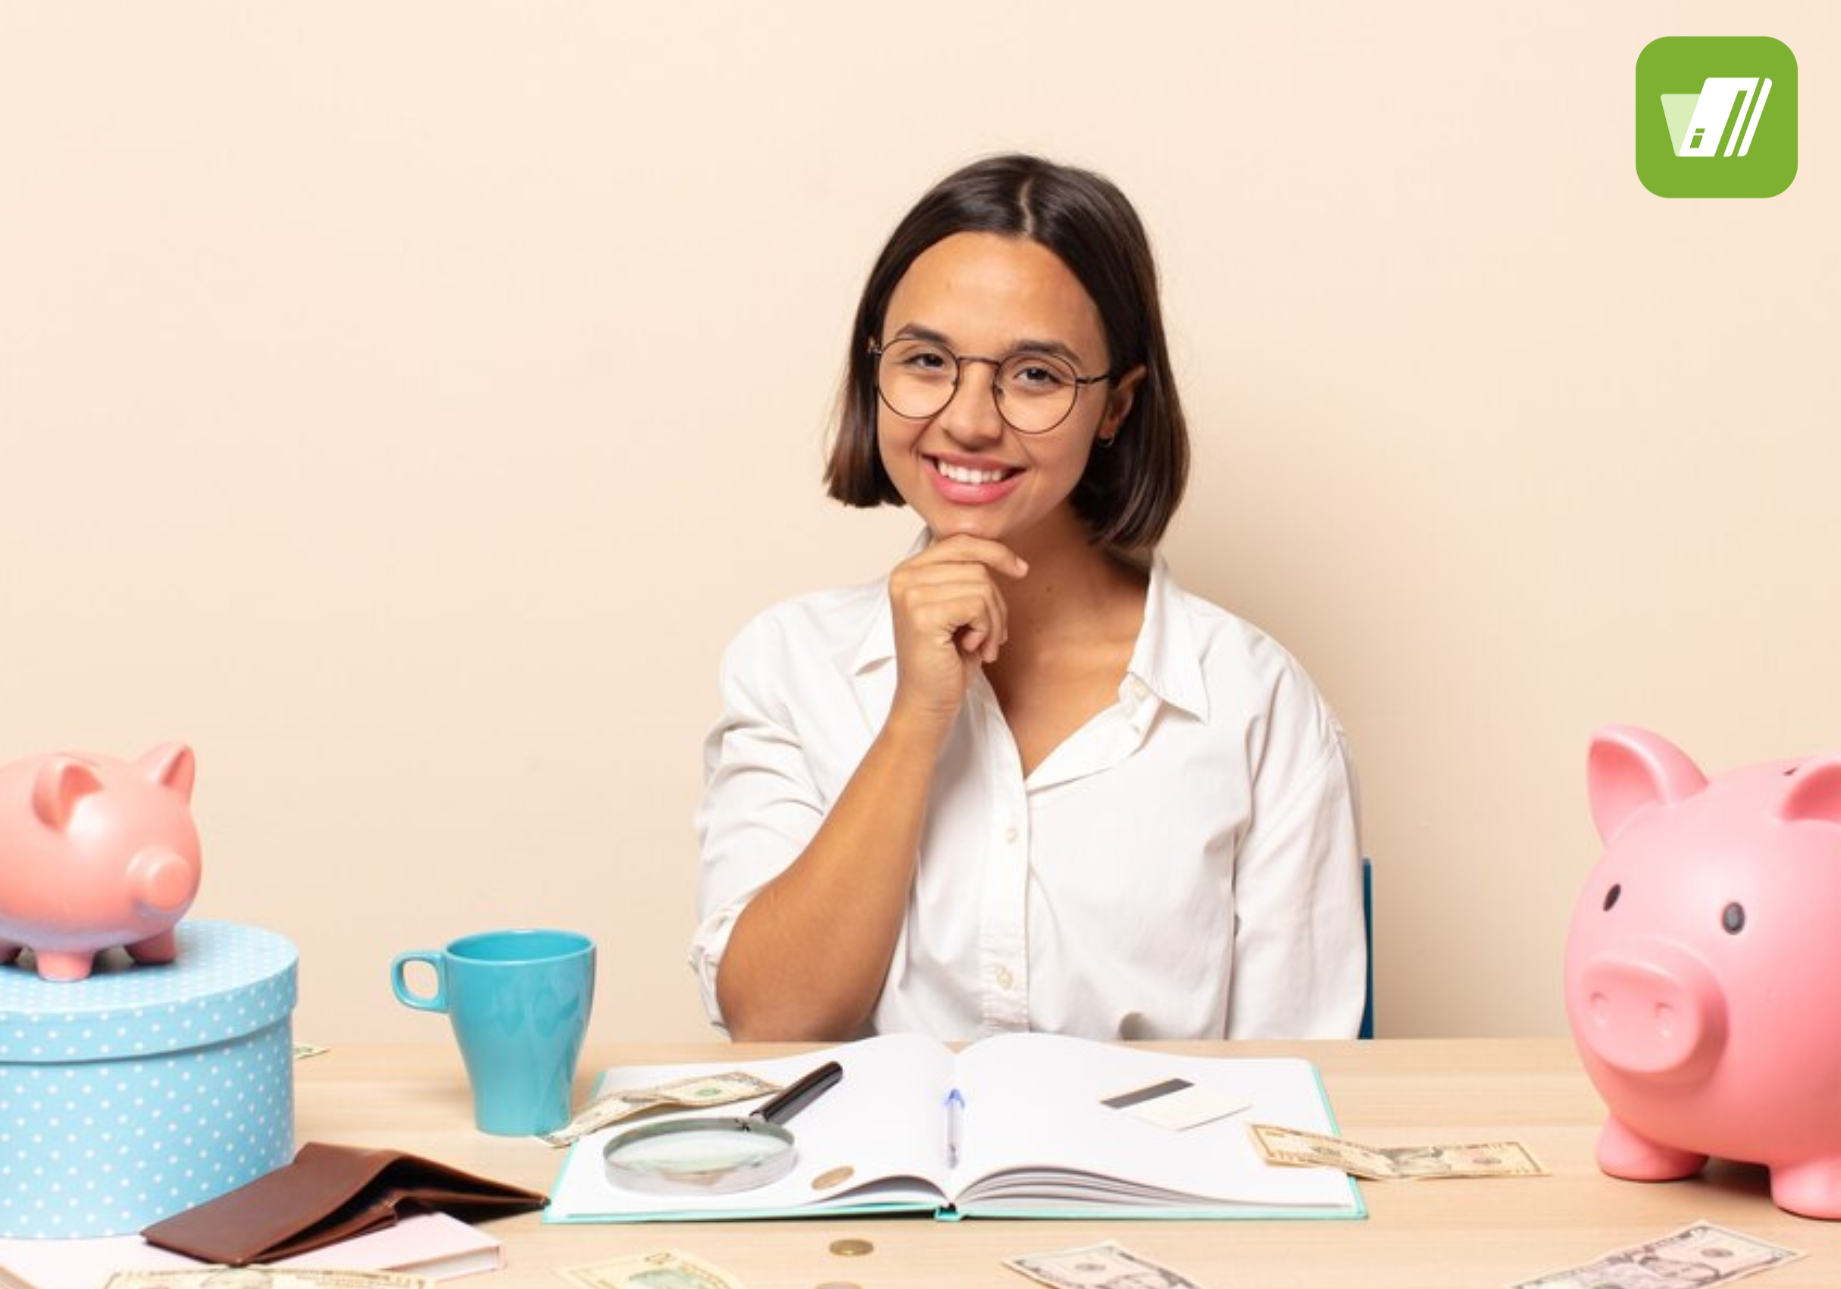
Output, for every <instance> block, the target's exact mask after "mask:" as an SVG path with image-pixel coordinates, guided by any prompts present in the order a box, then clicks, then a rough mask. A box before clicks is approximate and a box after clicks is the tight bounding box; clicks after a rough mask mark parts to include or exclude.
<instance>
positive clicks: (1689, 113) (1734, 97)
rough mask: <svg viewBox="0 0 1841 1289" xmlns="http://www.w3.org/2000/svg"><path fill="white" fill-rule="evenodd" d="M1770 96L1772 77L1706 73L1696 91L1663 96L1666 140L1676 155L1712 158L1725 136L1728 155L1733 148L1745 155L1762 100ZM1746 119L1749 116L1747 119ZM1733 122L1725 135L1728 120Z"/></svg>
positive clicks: (1762, 108) (1755, 131) (1754, 129)
mask: <svg viewBox="0 0 1841 1289" xmlns="http://www.w3.org/2000/svg"><path fill="white" fill-rule="evenodd" d="M1770 97H1771V78H1770V77H1768V76H1766V77H1765V78H1764V83H1763V84H1762V85H1761V84H1759V80H1758V77H1756V76H1709V77H1707V80H1706V83H1705V84H1704V85H1702V86H1701V87H1700V93H1698V94H1664V95H1662V114H1663V116H1665V117H1666V118H1668V137H1669V141H1670V142H1671V143H1673V144H1674V145H1675V155H1676V156H1678V157H1711V156H1713V155H1714V153H1715V152H1717V151H1718V149H1719V146H1720V138H1721V137H1722V136H1725V137H1726V150H1725V151H1724V152H1722V153H1720V154H1719V155H1721V156H1726V157H1730V156H1732V155H1733V152H1734V149H1737V152H1738V155H1739V156H1741V157H1742V156H1744V155H1745V154H1746V152H1747V151H1749V150H1750V148H1751V145H1752V135H1754V134H1756V133H1758V120H1759V118H1760V117H1762V116H1763V115H1764V104H1765V100H1766V99H1768V98H1770ZM1748 118H1749V119H1748ZM1728 121H1730V122H1731V124H1732V131H1731V133H1730V134H1729V135H1728V134H1727V131H1726V125H1727V122H1728Z"/></svg>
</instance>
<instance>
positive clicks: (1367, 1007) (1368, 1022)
mask: <svg viewBox="0 0 1841 1289" xmlns="http://www.w3.org/2000/svg"><path fill="white" fill-rule="evenodd" d="M1362 929H1363V930H1364V931H1365V932H1366V933H1367V937H1368V998H1367V1001H1366V1002H1364V1003H1363V1004H1362V1032H1361V1036H1362V1037H1363V1038H1373V1037H1374V865H1373V864H1372V863H1371V862H1370V861H1369V860H1368V859H1366V858H1363V860H1362Z"/></svg>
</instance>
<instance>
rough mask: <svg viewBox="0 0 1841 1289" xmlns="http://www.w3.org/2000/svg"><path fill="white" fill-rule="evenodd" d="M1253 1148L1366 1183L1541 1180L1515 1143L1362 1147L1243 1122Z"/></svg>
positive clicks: (1279, 1160) (1264, 1155) (1541, 1171)
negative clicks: (1443, 1179) (1440, 1179)
mask: <svg viewBox="0 0 1841 1289" xmlns="http://www.w3.org/2000/svg"><path fill="white" fill-rule="evenodd" d="M1247 1131H1248V1132H1249V1133H1251V1134H1252V1137H1253V1147H1254V1149H1256V1150H1257V1151H1259V1157H1260V1158H1261V1159H1263V1160H1265V1161H1266V1162H1267V1163H1269V1164H1284V1165H1287V1166H1291V1167H1298V1168H1337V1169H1341V1170H1342V1171H1343V1172H1345V1173H1348V1174H1350V1175H1351V1176H1353V1177H1364V1178H1367V1179H1368V1180H1370V1181H1399V1180H1402V1179H1406V1180H1412V1179H1419V1178H1432V1177H1544V1176H1546V1175H1547V1170H1546V1169H1545V1168H1543V1167H1541V1164H1540V1161H1539V1160H1537V1159H1535V1157H1534V1156H1533V1154H1532V1153H1530V1152H1529V1150H1528V1148H1527V1147H1526V1146H1524V1145H1522V1144H1521V1143H1520V1142H1517V1141H1486V1142H1474V1143H1468V1144H1465V1145H1454V1146H1365V1145H1363V1144H1362V1143H1361V1142H1359V1141H1350V1140H1348V1139H1347V1138H1344V1137H1325V1136H1322V1135H1320V1134H1318V1133H1314V1132H1304V1131H1302V1130H1301V1129H1297V1128H1279V1127H1274V1126H1273V1125H1271V1124H1265V1123H1255V1124H1248V1125H1247Z"/></svg>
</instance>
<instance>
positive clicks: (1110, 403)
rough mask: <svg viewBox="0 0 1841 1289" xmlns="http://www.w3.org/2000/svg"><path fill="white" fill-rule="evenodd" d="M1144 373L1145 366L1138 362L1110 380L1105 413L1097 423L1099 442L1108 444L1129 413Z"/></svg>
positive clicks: (1142, 381)
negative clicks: (1110, 384)
mask: <svg viewBox="0 0 1841 1289" xmlns="http://www.w3.org/2000/svg"><path fill="white" fill-rule="evenodd" d="M1144 373H1145V366H1144V364H1143V363H1139V364H1138V365H1137V366H1136V367H1133V368H1132V369H1131V370H1130V371H1127V372H1126V373H1125V374H1124V375H1122V376H1120V377H1119V378H1118V379H1117V380H1115V381H1113V382H1112V392H1111V393H1110V394H1109V395H1108V396H1107V398H1106V415H1105V418H1104V419H1103V420H1101V421H1100V424H1099V439H1100V442H1102V443H1105V444H1107V445H1108V446H1110V445H1111V443H1112V440H1113V438H1114V436H1116V435H1117V434H1118V432H1119V426H1121V425H1123V424H1124V423H1125V418H1126V417H1127V416H1129V415H1131V405H1132V403H1133V401H1134V400H1136V398H1137V397H1138V386H1139V385H1141V384H1143V383H1144Z"/></svg>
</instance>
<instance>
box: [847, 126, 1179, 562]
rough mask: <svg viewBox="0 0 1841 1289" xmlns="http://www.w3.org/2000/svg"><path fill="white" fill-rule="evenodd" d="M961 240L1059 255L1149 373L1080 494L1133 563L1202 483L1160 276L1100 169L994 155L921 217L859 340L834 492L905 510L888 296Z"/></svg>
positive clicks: (922, 209) (929, 200)
mask: <svg viewBox="0 0 1841 1289" xmlns="http://www.w3.org/2000/svg"><path fill="white" fill-rule="evenodd" d="M955 233H999V234H1002V235H1004V236H1007V237H1020V238H1025V239H1027V240H1029V241H1032V242H1036V243H1038V244H1040V245H1042V246H1045V247H1047V248H1048V249H1049V250H1050V251H1053V252H1054V253H1055V254H1056V255H1057V256H1058V257H1060V259H1061V262H1062V263H1063V264H1065V265H1067V266H1068V269H1069V270H1070V271H1071V272H1072V273H1073V274H1074V276H1075V277H1076V278H1077V279H1078V280H1079V281H1080V284H1081V286H1083V287H1085V288H1086V291H1087V294H1088V295H1089V296H1091V297H1092V298H1093V303H1094V304H1095V305H1096V306H1098V308H1099V316H1100V321H1101V323H1102V325H1104V327H1105V329H1106V345H1107V348H1108V349H1109V350H1110V355H1109V357H1110V361H1111V370H1113V371H1114V372H1119V373H1124V372H1126V371H1129V370H1130V369H1131V368H1133V367H1136V366H1138V365H1139V364H1143V366H1144V368H1145V374H1144V379H1143V380H1142V381H1141V382H1140V383H1139V385H1138V389H1137V393H1136V397H1135V398H1134V399H1133V402H1132V408H1131V411H1130V413H1129V414H1128V415H1127V416H1126V418H1125V420H1124V423H1123V424H1121V425H1120V426H1119V432H1118V441H1117V443H1116V444H1115V446H1113V447H1111V448H1107V449H1105V450H1097V449H1096V450H1095V451H1094V452H1093V453H1092V455H1091V456H1090V458H1089V459H1088V461H1087V469H1086V473H1085V474H1084V475H1082V476H1081V479H1080V482H1079V483H1078V484H1076V485H1075V488H1074V493H1073V496H1072V498H1071V500H1072V503H1073V506H1074V511H1075V513H1076V514H1078V515H1079V516H1080V518H1081V520H1082V521H1083V522H1084V523H1085V524H1086V526H1087V532H1088V534H1089V537H1090V539H1091V540H1092V541H1093V542H1094V543H1096V544H1098V545H1102V546H1105V547H1107V548H1109V549H1111V550H1114V551H1118V552H1122V553H1141V552H1145V551H1149V550H1150V549H1151V548H1152V547H1154V546H1155V545H1156V544H1157V541H1158V539H1159V538H1160V537H1162V536H1163V531H1164V529H1165V528H1166V527H1167V526H1168V525H1169V522H1170V518H1171V516H1173V515H1174V514H1175V513H1176V506H1177V503H1178V502H1179V501H1180V500H1181V499H1182V495H1183V485H1184V483H1185V482H1186V481H1187V480H1188V476H1189V432H1188V430H1187V428H1186V427H1185V425H1184V423H1183V409H1182V404H1181V403H1180V402H1178V400H1177V396H1176V383H1175V381H1174V380H1173V379H1172V377H1171V373H1170V355H1169V350H1168V348H1167V347H1166V345H1165V343H1164V338H1163V314H1162V310H1161V309H1160V307H1159V306H1158V303H1157V267H1156V265H1155V263H1153V261H1152V259H1151V248H1150V243H1149V241H1148V239H1147V238H1146V237H1145V235H1144V225H1143V224H1142V223H1140V222H1139V220H1138V213H1137V212H1136V211H1135V210H1133V209H1132V206H1131V203H1130V202H1129V201H1127V200H1126V199H1125V194H1124V193H1122V192H1120V191H1119V190H1118V189H1117V188H1116V187H1114V186H1113V184H1112V182H1111V181H1110V180H1108V179H1105V178H1103V177H1101V176H1100V175H1097V174H1094V173H1092V172H1091V171H1087V170H1077V169H1074V168H1073V167H1071V166H1062V165H1056V164H1055V163H1054V162H1052V161H1045V160H1043V159H1042V158H1040V157H1033V156H1027V155H1023V154H1009V155H1005V156H997V157H989V158H986V159H985V160H982V161H976V162H973V163H972V164H971V165H969V166H966V167H965V168H964V169H962V170H959V171H956V172H955V173H953V174H951V175H948V176H947V177H946V178H945V179H943V180H941V181H940V182H939V183H938V184H937V185H935V186H934V188H933V190H932V191H931V192H929V193H928V194H927V195H926V196H924V197H922V198H921V199H920V201H919V203H918V204H916V205H915V207H914V209H913V210H911V211H909V212H908V214H907V217H906V218H905V219H903V220H902V221H901V223H900V225H898V226H897V227H896V229H895V232H894V233H893V235H891V236H890V238H889V240H888V245H886V246H884V247H883V248H882V254H881V256H880V257H879V258H878V259H877V260H876V265H875V267H874V268H873V269H872V270H871V271H870V274H869V281H868V282H867V283H866V284H865V285H864V287H863V298H862V300H861V302H860V303H859V304H858V305H857V316H856V320H855V322H854V323H853V324H852V327H851V333H850V367H849V370H848V372H847V373H846V375H845V378H844V390H843V397H842V399H841V403H842V410H841V413H840V415H839V418H838V426H837V434H836V437H835V439H834V440H833V441H832V444H831V457H830V461H829V463H828V464H827V466H826V468H825V487H826V490H827V491H828V492H829V493H830V494H831V496H833V497H835V498H837V499H838V500H839V501H841V502H843V503H844V504H845V505H847V506H880V505H885V504H887V505H900V504H901V494H900V493H898V492H897V491H896V490H895V485H894V484H893V483H891V482H890V480H889V477H888V472H887V471H885V470H884V469H883V468H882V458H881V455H880V454H879V453H878V451H877V447H876V416H877V410H878V400H877V398H876V370H875V360H874V359H873V358H872V357H871V356H870V352H869V346H870V345H871V344H873V343H877V342H880V341H881V339H882V327H883V322H884V315H885V314H886V312H887V310H888V303H889V297H890V296H892V295H894V293H895V287H896V286H897V284H899V283H900V281H901V279H902V277H903V275H904V274H906V273H907V271H908V268H909V266H910V265H912V264H913V263H914V261H915V260H916V259H918V258H919V257H920V255H921V253H922V252H923V251H925V250H926V249H927V248H928V247H930V246H932V245H933V244H934V243H935V242H939V241H943V240H945V239H946V238H948V237H951V236H952V235H953V234H955Z"/></svg>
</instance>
